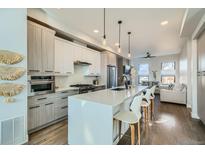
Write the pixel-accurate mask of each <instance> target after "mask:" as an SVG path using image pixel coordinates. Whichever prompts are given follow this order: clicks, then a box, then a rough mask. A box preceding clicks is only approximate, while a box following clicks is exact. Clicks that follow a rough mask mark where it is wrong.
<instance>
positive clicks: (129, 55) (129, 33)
mask: <svg viewBox="0 0 205 154" xmlns="http://www.w3.org/2000/svg"><path fill="white" fill-rule="evenodd" d="M130 35H131V32H128V58H130V57H131V52H130Z"/></svg>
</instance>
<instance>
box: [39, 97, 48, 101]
mask: <svg viewBox="0 0 205 154" xmlns="http://www.w3.org/2000/svg"><path fill="white" fill-rule="evenodd" d="M44 99H47V97H44V98H39V99H37V100H38V101H40V100H44Z"/></svg>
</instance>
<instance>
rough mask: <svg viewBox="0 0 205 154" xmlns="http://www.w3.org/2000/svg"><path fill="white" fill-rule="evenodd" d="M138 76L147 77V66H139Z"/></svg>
mask: <svg viewBox="0 0 205 154" xmlns="http://www.w3.org/2000/svg"><path fill="white" fill-rule="evenodd" d="M138 73H139V75H149V64H139V69H138Z"/></svg>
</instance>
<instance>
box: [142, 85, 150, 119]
mask: <svg viewBox="0 0 205 154" xmlns="http://www.w3.org/2000/svg"><path fill="white" fill-rule="evenodd" d="M150 98H151V89H147V90H146V93H145V95H143V100H142V103H141V107H142V111H143V113H144V117H145V122H146V121H148V117H149V107H150V104H151V101H150Z"/></svg>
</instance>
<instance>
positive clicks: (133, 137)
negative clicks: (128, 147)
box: [130, 124, 135, 145]
mask: <svg viewBox="0 0 205 154" xmlns="http://www.w3.org/2000/svg"><path fill="white" fill-rule="evenodd" d="M130 128H131V144H132V145H135V125H133V124H131V125H130Z"/></svg>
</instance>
